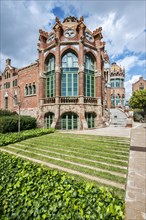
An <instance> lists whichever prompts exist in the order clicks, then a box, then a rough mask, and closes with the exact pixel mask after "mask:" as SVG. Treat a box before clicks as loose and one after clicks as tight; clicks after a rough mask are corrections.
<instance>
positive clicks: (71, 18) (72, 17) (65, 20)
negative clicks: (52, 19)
mask: <svg viewBox="0 0 146 220" xmlns="http://www.w3.org/2000/svg"><path fill="white" fill-rule="evenodd" d="M65 22H79V21H78V19H77V18H76V17H74V16H68V17H67V18H65V19H64V21H63V23H65Z"/></svg>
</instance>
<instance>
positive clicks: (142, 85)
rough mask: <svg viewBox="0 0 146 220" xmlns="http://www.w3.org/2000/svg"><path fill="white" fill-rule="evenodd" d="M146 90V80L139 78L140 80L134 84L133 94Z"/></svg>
mask: <svg viewBox="0 0 146 220" xmlns="http://www.w3.org/2000/svg"><path fill="white" fill-rule="evenodd" d="M144 89H146V80H145V79H143V77H139V80H138V81H137V82H135V83H133V84H132V93H133V92H135V91H137V90H144Z"/></svg>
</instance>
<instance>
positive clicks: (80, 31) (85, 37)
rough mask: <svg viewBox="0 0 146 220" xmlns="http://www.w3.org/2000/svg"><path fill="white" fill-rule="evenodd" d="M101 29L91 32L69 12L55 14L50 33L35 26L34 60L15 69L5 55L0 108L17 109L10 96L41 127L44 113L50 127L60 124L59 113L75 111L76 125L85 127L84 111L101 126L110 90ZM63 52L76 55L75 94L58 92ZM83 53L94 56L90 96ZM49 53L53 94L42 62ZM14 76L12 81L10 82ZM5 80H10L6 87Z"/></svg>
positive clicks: (108, 105)
mask: <svg viewBox="0 0 146 220" xmlns="http://www.w3.org/2000/svg"><path fill="white" fill-rule="evenodd" d="M101 32H102V28H101V27H99V28H97V29H96V30H95V31H93V32H91V31H90V30H89V29H88V28H87V27H86V25H85V24H84V19H83V17H81V18H80V19H77V18H75V17H71V16H70V17H67V18H65V19H64V21H63V22H62V23H61V22H60V20H59V19H58V18H56V23H55V26H54V27H53V29H52V31H51V32H50V33H48V32H45V31H43V30H39V42H38V48H37V49H38V61H37V62H35V63H33V64H31V65H29V66H26V67H24V68H21V69H17V68H14V67H12V66H11V60H10V59H7V61H6V68H5V70H4V72H3V74H2V77H1V78H0V86H1V89H0V108H1V109H5V108H6V107H7V108H8V110H11V111H18V105H14V101H15V100H14V98H17V102H18V103H20V110H21V114H23V115H31V116H34V117H36V118H37V121H38V126H41V127H46V120H45V115H46V113H51V114H53V115H54V116H53V121H51V127H58V128H61V123H62V121H63V119H62V115H64V114H66V113H73V114H76V115H77V118H78V120H77V124H78V126H77V128H78V129H87V128H88V127H89V124H88V122H87V120H86V119H87V118H86V115H88V114H89V115H90V116H91V117H92V116H93V117H94V123H93V124H94V126H93V127H99V126H103V125H104V110H105V108H109V107H110V94H111V93H110V86H109V85H110V83H109V71H107V69H106V70H105V69H104V64H107V63H109V59H108V55H107V54H106V51H105V42H102V41H101V39H102V33H101ZM70 34H72V35H70ZM67 52H73V53H74V54H75V55H76V57H77V58H78V67H77V68H78V72H77V73H78V74H77V77H78V95H77V96H69V95H68V96H62V92H61V89H62V84H61V81H62V66H61V65H62V64H61V60H62V57H63V56H64V54H66V53H67ZM85 54H89V55H90V56H91V57H92V58H93V60H94V87H95V88H94V97H93V96H91V97H90V96H85V92H84V87H85V85H84V84H85V58H84V57H85ZM50 55H51V56H53V57H55V70H54V71H55V95H54V96H50V97H47V95H46V90H47V88H46V87H47V83H46V80H47V79H46V74H47V69H46V63H47V60H48V59H49V57H50ZM7 74H10V77H9V75H8V77H7ZM15 79H17V83H16V85H15V84H14V82H13V81H14V80H15ZM6 83H10V84H8V85H7V87H6ZM9 85H10V87H9ZM90 89H92V88H90ZM123 93H124V92H123ZM6 101H8V103H6ZM6 104H7V105H8V106H6ZM89 119H90V117H89ZM61 120H62V121H61Z"/></svg>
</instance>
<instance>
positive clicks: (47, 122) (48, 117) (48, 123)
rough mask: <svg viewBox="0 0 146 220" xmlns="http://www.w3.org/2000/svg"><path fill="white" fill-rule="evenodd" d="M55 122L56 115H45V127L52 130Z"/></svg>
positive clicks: (50, 113)
mask: <svg viewBox="0 0 146 220" xmlns="http://www.w3.org/2000/svg"><path fill="white" fill-rule="evenodd" d="M53 120H54V113H52V112H47V113H46V114H45V127H46V128H51V124H52V122H53Z"/></svg>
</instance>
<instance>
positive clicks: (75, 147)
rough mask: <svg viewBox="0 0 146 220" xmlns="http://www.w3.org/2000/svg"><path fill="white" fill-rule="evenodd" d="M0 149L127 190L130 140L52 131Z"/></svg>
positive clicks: (82, 177)
mask: <svg viewBox="0 0 146 220" xmlns="http://www.w3.org/2000/svg"><path fill="white" fill-rule="evenodd" d="M0 149H2V150H4V151H7V152H9V153H13V154H16V155H18V156H21V157H23V158H26V159H29V160H33V161H34V162H38V163H41V164H45V165H46V166H49V167H52V168H55V169H59V170H61V171H65V172H67V173H70V174H71V175H75V176H76V179H85V180H90V181H92V182H94V183H95V184H96V185H98V186H103V185H105V186H108V187H110V188H113V189H114V190H116V191H117V192H120V193H121V192H124V190H125V184H126V174H127V166H128V156H129V139H126V138H116V137H115V138H114V137H102V136H101V137H100V136H93V135H75V134H64V133H58V132H55V133H52V134H49V135H45V136H42V137H37V138H31V139H28V140H25V141H21V142H19V143H15V144H11V145H8V146H5V147H1V148H0Z"/></svg>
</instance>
